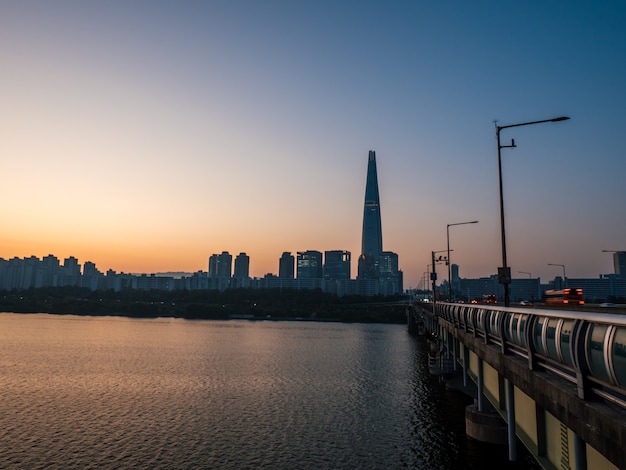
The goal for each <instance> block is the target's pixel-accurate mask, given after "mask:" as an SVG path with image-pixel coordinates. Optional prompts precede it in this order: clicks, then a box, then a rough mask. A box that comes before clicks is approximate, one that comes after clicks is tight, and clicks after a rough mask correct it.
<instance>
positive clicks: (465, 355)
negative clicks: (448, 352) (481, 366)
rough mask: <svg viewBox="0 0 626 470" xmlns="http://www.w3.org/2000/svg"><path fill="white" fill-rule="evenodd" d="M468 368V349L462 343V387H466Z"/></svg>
mask: <svg viewBox="0 0 626 470" xmlns="http://www.w3.org/2000/svg"><path fill="white" fill-rule="evenodd" d="M468 370H469V349H468V348H467V346H465V345H463V387H467V371H468Z"/></svg>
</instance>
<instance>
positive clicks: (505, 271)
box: [496, 116, 569, 307]
mask: <svg viewBox="0 0 626 470" xmlns="http://www.w3.org/2000/svg"><path fill="white" fill-rule="evenodd" d="M568 119H569V117H567V116H561V117H557V118H553V119H543V120H541V121H529V122H521V123H519V124H508V125H506V126H498V123H497V122H496V140H497V142H498V182H499V189H500V234H501V237H502V267H500V268H498V282H500V284H502V287H503V290H504V306H505V307H508V306H509V284H510V283H511V268H509V267H508V265H507V262H506V236H505V231H504V200H503V197H502V158H501V150H502V149H503V148H513V147H515V140H514V139H511V145H500V132H501V131H502V130H503V129H508V128H509V127H520V126H530V125H532V124H541V123H544V122H559V121H567V120H568Z"/></svg>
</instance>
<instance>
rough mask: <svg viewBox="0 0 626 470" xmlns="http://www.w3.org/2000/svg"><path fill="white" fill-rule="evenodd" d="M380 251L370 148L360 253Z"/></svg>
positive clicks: (375, 179)
mask: <svg viewBox="0 0 626 470" xmlns="http://www.w3.org/2000/svg"><path fill="white" fill-rule="evenodd" d="M382 251H383V229H382V224H381V221H380V197H379V195H378V174H377V172H376V152H374V151H373V150H370V153H369V157H368V160H367V180H366V183H365V206H364V208H363V238H362V239H361V254H363V255H374V256H379V255H380V254H381V253H382Z"/></svg>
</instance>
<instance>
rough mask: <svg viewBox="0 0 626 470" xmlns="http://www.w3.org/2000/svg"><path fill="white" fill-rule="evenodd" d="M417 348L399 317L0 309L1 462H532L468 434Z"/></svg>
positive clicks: (430, 465) (125, 465)
mask: <svg viewBox="0 0 626 470" xmlns="http://www.w3.org/2000/svg"><path fill="white" fill-rule="evenodd" d="M426 355H427V348H426V345H425V344H423V343H422V341H421V340H420V339H419V338H415V337H412V336H410V335H409V334H408V333H407V329H406V326H403V325H388V324H344V323H322V322H296V321H294V322H289V321H283V322H279V321H276V322H275V321H246V320H229V321H188V320H181V319H173V318H165V319H163V318H161V319H142V320H138V319H129V318H123V317H81V316H69V315H68V316H63V315H45V314H11V313H1V314H0V379H1V383H0V468H3V469H29V470H30V469H44V468H45V469H49V470H51V469H265V468H267V469H316V470H321V469H401V468H412V469H480V468H491V467H495V468H502V469H507V468H510V469H513V468H516V469H519V468H539V467H537V466H535V465H534V464H533V463H532V459H531V458H529V457H528V456H527V455H526V454H522V456H521V458H520V460H521V461H520V462H516V463H511V462H508V459H507V451H506V448H502V447H497V446H490V445H486V444H482V443H477V442H475V441H472V440H469V439H467V438H466V436H465V430H464V407H465V405H466V404H467V403H468V398H467V397H465V396H464V395H462V394H460V393H459V392H455V391H451V390H448V389H447V388H446V387H445V385H444V384H442V383H440V382H439V381H438V380H437V379H436V378H435V377H432V376H431V375H429V374H428V368H427V364H426ZM520 447H521V446H520Z"/></svg>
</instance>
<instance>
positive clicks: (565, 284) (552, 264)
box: [548, 263, 567, 287]
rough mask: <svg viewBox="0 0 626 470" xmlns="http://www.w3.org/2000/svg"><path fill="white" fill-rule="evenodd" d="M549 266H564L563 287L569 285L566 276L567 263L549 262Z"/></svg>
mask: <svg viewBox="0 0 626 470" xmlns="http://www.w3.org/2000/svg"><path fill="white" fill-rule="evenodd" d="M548 266H561V267H562V268H563V287H567V278H566V277H565V265H564V264H555V263H548Z"/></svg>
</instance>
